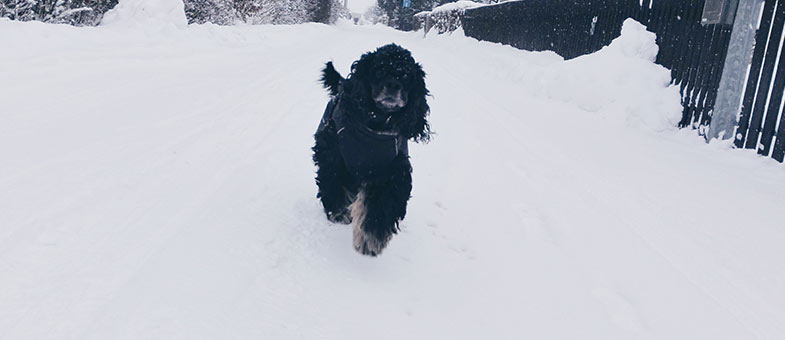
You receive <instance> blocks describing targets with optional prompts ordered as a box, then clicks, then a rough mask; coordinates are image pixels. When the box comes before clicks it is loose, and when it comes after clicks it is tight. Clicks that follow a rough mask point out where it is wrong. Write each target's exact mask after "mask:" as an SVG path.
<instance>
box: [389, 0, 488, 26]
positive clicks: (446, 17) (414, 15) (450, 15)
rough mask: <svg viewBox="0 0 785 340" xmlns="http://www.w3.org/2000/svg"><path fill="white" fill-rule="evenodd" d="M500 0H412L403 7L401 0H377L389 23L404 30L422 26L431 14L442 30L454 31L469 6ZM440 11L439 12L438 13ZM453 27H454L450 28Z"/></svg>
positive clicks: (434, 22)
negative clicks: (407, 5) (460, 15)
mask: <svg viewBox="0 0 785 340" xmlns="http://www.w3.org/2000/svg"><path fill="white" fill-rule="evenodd" d="M498 2H501V1H500V0H475V1H466V0H461V1H458V0H412V2H411V6H410V7H408V8H403V6H402V4H401V0H377V5H376V6H377V7H378V8H379V11H380V12H382V13H383V14H384V15H385V16H386V17H387V18H388V23H387V24H388V25H389V26H391V27H393V28H397V29H399V30H403V31H411V30H417V29H420V28H422V27H423V26H424V25H425V20H426V18H427V17H428V16H431V20H433V19H436V21H433V24H436V25H438V27H444V30H442V29H441V28H440V29H439V31H440V32H447V31H453V30H455V28H457V27H459V26H460V18H459V17H458V14H459V13H460V14H463V11H464V10H466V9H467V8H472V7H476V6H480V5H482V4H489V3H498ZM437 13H438V14H437ZM450 27H452V29H449V28H450Z"/></svg>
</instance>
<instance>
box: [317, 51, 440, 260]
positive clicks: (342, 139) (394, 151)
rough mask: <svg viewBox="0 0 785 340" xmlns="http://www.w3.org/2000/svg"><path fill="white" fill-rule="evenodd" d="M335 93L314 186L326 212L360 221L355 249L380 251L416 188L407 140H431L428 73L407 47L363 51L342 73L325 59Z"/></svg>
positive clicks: (327, 82) (321, 135) (327, 81)
mask: <svg viewBox="0 0 785 340" xmlns="http://www.w3.org/2000/svg"><path fill="white" fill-rule="evenodd" d="M321 80H322V83H323V84H324V87H325V88H326V89H328V90H329V91H330V95H331V97H332V100H330V102H329V104H327V109H326V110H325V112H324V116H323V117H322V121H321V123H320V124H319V128H318V130H317V131H316V135H315V138H316V145H315V146H314V147H313V151H314V155H313V160H314V163H316V166H317V167H318V170H317V175H316V184H317V186H318V187H319V193H318V195H317V197H319V198H320V199H321V201H322V205H323V206H324V211H325V213H326V214H327V218H328V219H329V220H330V221H332V222H337V223H344V224H349V223H352V222H354V248H355V249H356V250H357V251H358V252H360V253H362V254H365V255H371V256H376V255H378V254H380V253H381V252H382V250H383V249H384V247H385V246H387V243H388V242H389V241H390V239H391V238H392V236H393V234H395V233H397V232H398V223H399V222H400V221H401V220H403V218H404V215H406V203H407V201H408V200H409V197H410V193H411V191H412V175H411V173H412V167H411V164H410V163H409V149H408V140H409V139H412V140H414V141H415V142H427V141H428V140H429V139H430V136H431V131H430V127H429V125H428V121H427V120H426V117H427V115H428V112H429V110H430V109H429V108H428V103H427V101H426V97H427V96H428V89H426V88H425V72H423V70H422V67H421V66H420V64H418V63H416V62H415V61H414V58H412V55H411V53H410V52H409V51H408V50H406V49H405V48H403V47H400V46H398V45H395V44H390V45H386V46H382V47H380V48H378V49H377V50H376V51H374V52H369V53H366V54H364V55H363V56H362V57H361V58H360V59H359V60H357V61H355V62H354V63H353V64H352V70H351V74H350V75H349V76H348V78H347V79H344V78H343V77H342V76H341V75H340V74H339V73H338V72H337V71H336V70H335V68H334V67H333V65H332V63H331V62H328V63H327V66H326V67H325V68H324V70H323V73H322V79H321Z"/></svg>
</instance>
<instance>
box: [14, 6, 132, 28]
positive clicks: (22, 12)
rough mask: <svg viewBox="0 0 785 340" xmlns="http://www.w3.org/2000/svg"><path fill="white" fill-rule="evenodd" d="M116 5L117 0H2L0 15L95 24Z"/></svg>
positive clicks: (63, 22)
mask: <svg viewBox="0 0 785 340" xmlns="http://www.w3.org/2000/svg"><path fill="white" fill-rule="evenodd" d="M115 5H117V0H0V17H6V18H10V19H11V20H19V21H33V20H35V21H43V22H50V23H57V24H71V25H75V26H93V25H97V24H98V23H99V22H100V21H101V18H103V15H104V13H106V12H107V11H108V10H110V9H112V8H114V6H115Z"/></svg>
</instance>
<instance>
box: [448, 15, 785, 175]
mask: <svg viewBox="0 0 785 340" xmlns="http://www.w3.org/2000/svg"><path fill="white" fill-rule="evenodd" d="M761 1H763V0H761ZM704 5H705V1H704V0H689V1H687V0H526V1H512V2H506V3H501V4H498V5H493V6H486V7H480V8H475V9H470V10H467V11H466V12H465V13H464V17H463V18H462V23H463V29H464V32H465V33H466V35H467V36H470V37H474V38H476V39H479V40H486V41H492V42H500V43H505V44H509V45H512V46H514V47H517V48H520V49H524V50H529V51H542V50H551V51H555V52H556V53H558V54H560V55H561V56H563V57H564V58H565V59H571V58H575V57H578V56H581V55H584V54H588V53H592V52H595V51H598V50H599V49H601V48H602V47H604V46H606V45H608V44H609V43H610V42H611V41H612V40H613V39H615V38H616V37H618V36H619V34H620V31H621V25H622V22H623V21H624V20H626V19H627V18H633V19H635V20H637V21H639V22H641V23H642V24H644V25H646V27H647V29H648V30H649V31H651V32H654V33H656V34H657V45H658V46H659V48H660V49H659V53H658V55H657V59H656V62H657V63H658V64H660V65H662V66H664V67H666V68H668V69H670V70H671V79H672V83H673V84H675V85H678V86H679V87H680V91H681V101H682V106H683V112H682V119H681V121H680V122H679V127H691V128H693V129H697V130H698V131H699V133H701V134H705V133H706V130H707V129H708V126H709V123H710V120H711V116H712V113H713V110H714V104H715V101H716V99H717V90H718V88H719V84H720V79H721V76H722V70H723V67H724V65H725V57H726V55H727V52H728V45H729V41H730V36H731V33H732V26H731V25H720V24H715V25H703V24H702V23H701V18H702V14H703V9H704ZM784 22H785V0H765V5H764V10H763V13H762V17H761V25H760V28H759V30H758V32H757V33H758V34H757V38H756V47H755V53H754V58H753V63H752V65H751V67H750V69H751V70H750V76H749V79H748V84H747V90H746V92H745V96H744V101H743V106H742V109H741V114H740V122H739V127H738V132H737V134H736V135H737V136H738V135H739V134H741V135H743V136H744V137H743V139H742V140H738V139H737V141H736V145H737V146H738V147H747V148H758V149H759V152H760V153H761V154H765V155H771V156H773V157H774V158H775V159H777V160H779V161H782V159H783V154H785V124H784V123H785V122H783V118H782V116H783V115H782V113H781V111H782V110H781V102H782V98H783V90H784V89H783V88H784V87H785V53H778V51H780V50H781V46H780V40H781V37H782V31H783V23H784ZM775 68H776V70H775ZM775 71H776V76H773V75H774V74H775ZM775 135H776V141H774V142H772V140H773V139H774V138H773V137H774V136H775Z"/></svg>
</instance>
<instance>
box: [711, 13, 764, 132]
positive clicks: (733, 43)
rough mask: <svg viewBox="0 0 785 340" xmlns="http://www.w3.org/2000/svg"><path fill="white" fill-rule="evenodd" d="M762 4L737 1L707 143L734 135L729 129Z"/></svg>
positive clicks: (732, 125)
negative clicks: (737, 5)
mask: <svg viewBox="0 0 785 340" xmlns="http://www.w3.org/2000/svg"><path fill="white" fill-rule="evenodd" d="M762 4H763V0H739V7H738V10H737V12H736V20H735V21H734V23H733V32H732V33H731V36H730V47H729V48H728V55H727V56H726V57H725V66H724V67H723V69H722V78H721V79H720V87H719V89H718V90H717V100H716V102H715V105H714V112H713V113H712V117H711V125H710V126H709V132H708V133H707V134H706V141H707V142H708V141H710V140H711V139H713V138H721V139H729V138H732V137H734V136H733V131H734V129H735V128H736V125H737V123H738V122H737V120H738V115H739V112H740V111H741V96H742V95H743V94H744V87H745V84H746V80H747V79H746V76H747V69H748V68H749V66H750V64H751V63H752V52H753V49H754V48H755V30H756V29H757V28H758V20H760V9H761V6H762Z"/></svg>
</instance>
